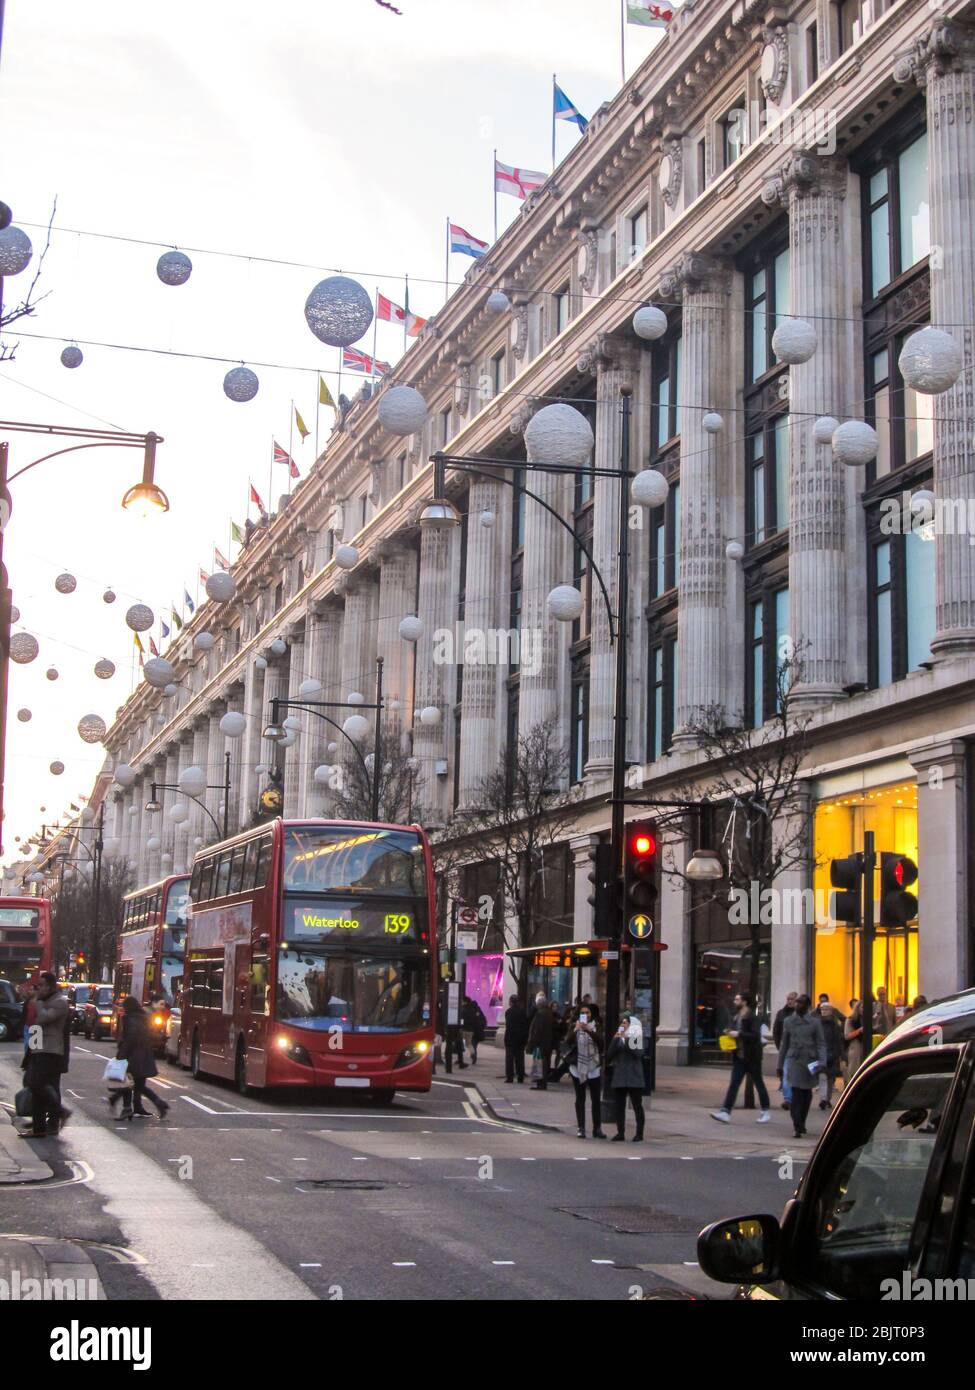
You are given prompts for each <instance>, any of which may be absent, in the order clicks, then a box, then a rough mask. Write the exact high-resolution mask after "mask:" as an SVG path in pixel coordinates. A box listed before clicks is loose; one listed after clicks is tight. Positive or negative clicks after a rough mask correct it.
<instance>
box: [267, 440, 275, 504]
mask: <svg viewBox="0 0 975 1390" xmlns="http://www.w3.org/2000/svg"><path fill="white" fill-rule="evenodd" d="M267 495H268V497H273V496H274V435H273V434H272V435H271V467H270V468H269V469H268V473H267ZM270 505H271V504H270V502H269V503H268V506H269V507H270ZM268 516H270V512H268Z"/></svg>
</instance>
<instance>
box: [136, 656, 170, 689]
mask: <svg viewBox="0 0 975 1390" xmlns="http://www.w3.org/2000/svg"><path fill="white" fill-rule="evenodd" d="M142 674H143V675H144V676H145V678H146V680H147V681H148V682H149V684H150V685H151V686H152V688H153V689H154V690H162V689H164V688H165V687H166V686H167V685H169V684H170V682H171V681H172V679H173V676H174V675H175V674H176V673H175V672H174V670H173V667H172V664H171V663H170V662H168V661H167V660H166V658H165V657H164V656H151V657H150V658H149V660H148V661H147V662H146V664H145V666H144V667H143V671H142Z"/></svg>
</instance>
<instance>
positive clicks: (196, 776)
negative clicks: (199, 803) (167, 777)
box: [176, 766, 207, 796]
mask: <svg viewBox="0 0 975 1390" xmlns="http://www.w3.org/2000/svg"><path fill="white" fill-rule="evenodd" d="M176 782H177V785H178V786H179V789H180V791H181V792H182V793H183V795H184V796H199V795H200V793H201V792H204V791H206V785H207V775H206V773H205V772H204V771H203V768H202V767H195V766H194V767H184V768H183V771H182V772H181V773H180V774H179V776H178V777H177V778H176Z"/></svg>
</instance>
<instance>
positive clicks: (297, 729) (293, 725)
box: [281, 714, 301, 734]
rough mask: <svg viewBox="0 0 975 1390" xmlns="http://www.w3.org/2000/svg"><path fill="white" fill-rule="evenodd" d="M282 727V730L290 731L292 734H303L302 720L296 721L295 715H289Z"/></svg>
mask: <svg viewBox="0 0 975 1390" xmlns="http://www.w3.org/2000/svg"><path fill="white" fill-rule="evenodd" d="M281 727H282V729H290V730H291V732H292V733H294V734H300V733H301V720H300V719H296V718H295V716H294V715H293V714H289V715H288V717H287V719H285V721H284V722H283V724H282V725H281Z"/></svg>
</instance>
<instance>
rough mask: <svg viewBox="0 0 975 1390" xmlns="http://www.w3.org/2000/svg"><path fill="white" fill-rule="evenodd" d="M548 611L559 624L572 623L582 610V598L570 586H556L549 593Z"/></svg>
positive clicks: (576, 590)
mask: <svg viewBox="0 0 975 1390" xmlns="http://www.w3.org/2000/svg"><path fill="white" fill-rule="evenodd" d="M547 604H548V611H549V613H550V614H551V616H552V617H553V618H554V619H555V620H556V622H559V623H574V622H575V620H576V618H578V617H579V616H580V615H581V613H582V609H583V598H582V594H580V592H579V590H578V589H576V588H573V586H572V585H571V584H556V586H555V588H554V589H552V590H551V591H550V592H549V595H548V599H547Z"/></svg>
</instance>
